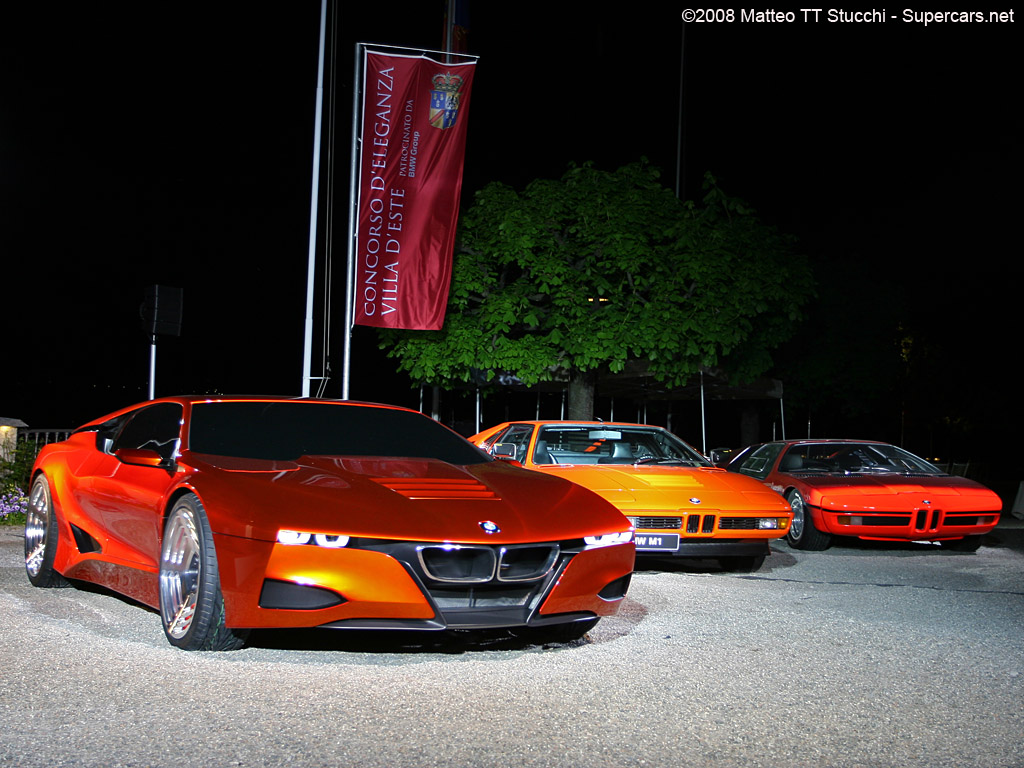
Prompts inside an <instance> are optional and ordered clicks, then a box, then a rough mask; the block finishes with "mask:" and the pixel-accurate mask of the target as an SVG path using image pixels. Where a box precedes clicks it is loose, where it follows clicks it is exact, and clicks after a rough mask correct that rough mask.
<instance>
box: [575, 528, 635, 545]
mask: <svg viewBox="0 0 1024 768" xmlns="http://www.w3.org/2000/svg"><path fill="white" fill-rule="evenodd" d="M632 540H633V531H618V532H616V533H602V534H601V535H600V536H584V537H583V543H584V544H586V545H587V546H588V547H610V546H611V545H612V544H628V543H629V542H631V541H632Z"/></svg>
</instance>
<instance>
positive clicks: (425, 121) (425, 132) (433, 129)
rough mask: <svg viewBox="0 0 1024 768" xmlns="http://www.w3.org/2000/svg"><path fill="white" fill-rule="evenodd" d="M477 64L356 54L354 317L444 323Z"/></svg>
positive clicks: (427, 326)
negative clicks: (359, 100) (358, 128)
mask: <svg viewBox="0 0 1024 768" xmlns="http://www.w3.org/2000/svg"><path fill="white" fill-rule="evenodd" d="M475 69H476V64H475V62H474V63H466V64H441V63H439V62H436V61H433V60H432V59H429V58H427V57H426V56H397V55H393V54H381V53H372V52H369V51H367V52H366V56H365V67H364V72H365V76H364V79H363V120H362V125H363V130H362V148H361V155H360V160H359V217H358V221H359V224H358V226H359V230H358V234H357V238H356V270H355V322H356V323H357V324H358V325H372V326H375V327H378V328H411V329H414V330H424V331H436V330H439V329H440V328H441V325H442V324H443V323H444V310H445V306H446V305H447V303H448V287H449V284H450V282H451V270H452V250H453V248H454V246H455V224H456V221H457V220H458V215H459V193H460V191H461V189H462V166H463V162H464V156H465V146H466V120H467V118H468V117H469V115H468V111H469V93H470V87H471V86H472V84H473V72H474V71H475Z"/></svg>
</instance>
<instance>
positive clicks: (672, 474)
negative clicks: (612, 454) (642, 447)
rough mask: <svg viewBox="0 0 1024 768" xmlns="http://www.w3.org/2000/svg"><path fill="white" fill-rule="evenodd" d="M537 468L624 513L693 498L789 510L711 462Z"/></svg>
mask: <svg viewBox="0 0 1024 768" xmlns="http://www.w3.org/2000/svg"><path fill="white" fill-rule="evenodd" d="M538 469H540V471H542V472H543V473H544V474H548V475H554V476H556V477H563V478H565V479H567V480H572V481H573V482H575V483H578V484H580V485H582V486H584V487H586V488H589V489H590V490H592V491H595V492H596V493H598V494H600V495H601V496H603V497H604V498H605V499H607V500H608V501H610V502H612V503H613V504H615V505H617V506H619V507H620V508H621V509H623V511H627V512H628V511H630V510H634V509H636V510H639V509H645V510H658V509H664V510H678V509H681V508H684V507H686V508H690V507H692V506H693V505H694V504H698V503H699V504H701V505H702V506H703V507H706V508H712V509H720V510H728V511H734V512H739V511H745V510H746V511H750V510H756V511H763V512H771V513H778V512H788V511H789V505H788V504H787V503H786V501H785V500H784V499H783V498H782V497H781V496H779V495H778V494H777V493H773V492H772V491H769V490H768V489H767V488H765V486H764V485H762V484H761V483H759V482H758V481H756V480H754V479H753V478H750V477H747V476H745V475H737V474H735V473H732V472H726V471H725V470H723V469H719V468H717V467H699V468H698V467H678V466H665V465H657V464H638V465H618V464H615V465H610V464H606V465H550V466H544V467H539V468H538ZM694 499H697V500H698V501H693V500H694Z"/></svg>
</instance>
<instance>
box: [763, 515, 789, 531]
mask: <svg viewBox="0 0 1024 768" xmlns="http://www.w3.org/2000/svg"><path fill="white" fill-rule="evenodd" d="M788 522H789V518H786V517H761V518H758V521H757V527H758V528H760V529H761V530H768V531H775V530H778V529H779V528H785V527H786V523H788Z"/></svg>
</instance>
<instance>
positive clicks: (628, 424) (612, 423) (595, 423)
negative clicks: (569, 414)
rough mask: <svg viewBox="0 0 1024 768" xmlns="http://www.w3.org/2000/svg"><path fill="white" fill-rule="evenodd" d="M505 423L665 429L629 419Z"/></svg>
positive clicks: (512, 420) (515, 422)
mask: <svg viewBox="0 0 1024 768" xmlns="http://www.w3.org/2000/svg"><path fill="white" fill-rule="evenodd" d="M504 423H505V424H530V425H533V426H540V427H604V428H607V427H640V428H642V429H664V427H659V426H658V425H657V424H634V423H632V422H628V421H574V420H571V419H547V420H543V421H535V420H532V419H511V420H509V421H507V422H504ZM499 426H501V425H499Z"/></svg>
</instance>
